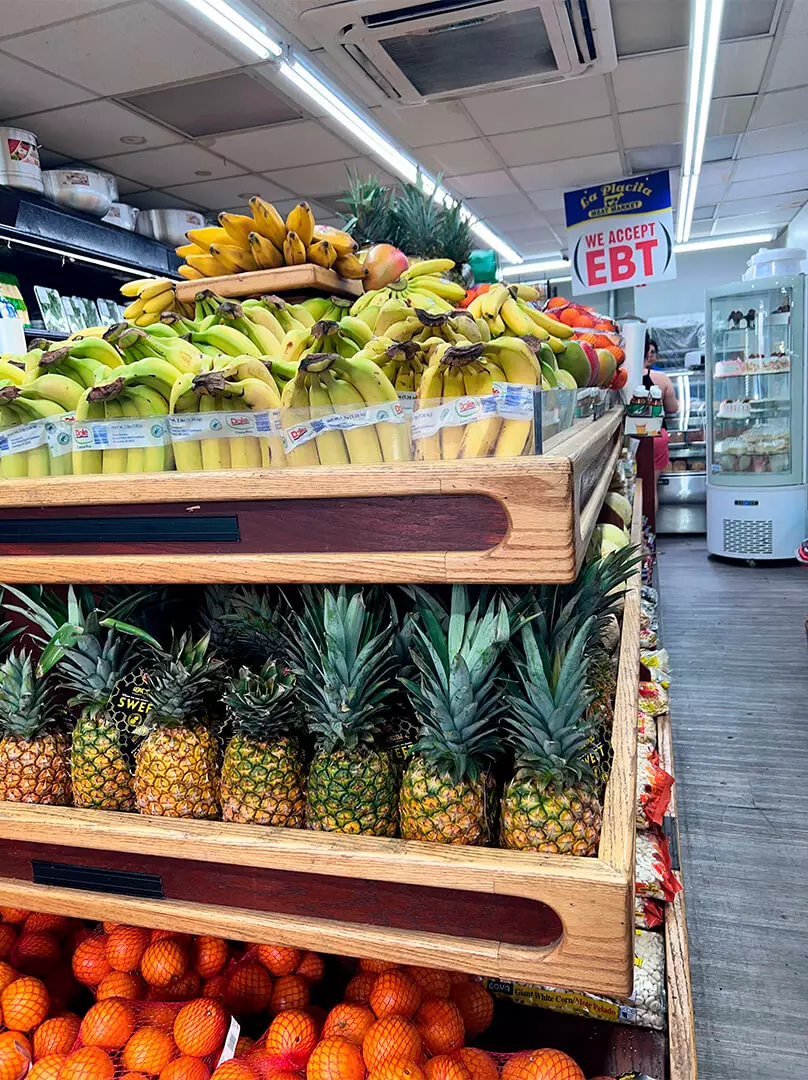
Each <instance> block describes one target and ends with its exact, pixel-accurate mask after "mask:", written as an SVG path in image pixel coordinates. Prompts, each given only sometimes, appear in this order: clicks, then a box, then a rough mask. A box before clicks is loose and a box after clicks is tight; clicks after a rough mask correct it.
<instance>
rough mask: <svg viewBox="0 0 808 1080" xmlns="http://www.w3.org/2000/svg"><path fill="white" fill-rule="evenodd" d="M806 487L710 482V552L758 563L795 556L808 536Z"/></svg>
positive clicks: (708, 499)
mask: <svg viewBox="0 0 808 1080" xmlns="http://www.w3.org/2000/svg"><path fill="white" fill-rule="evenodd" d="M807 494H808V488H806V487H805V486H803V485H800V486H789V487H781V488H770V487H762V486H761V487H753V486H751V485H750V486H749V487H718V486H717V485H713V484H708V485H707V550H708V551H709V553H710V554H711V555H724V556H726V557H727V558H730V559H747V560H749V561H750V562H751V561H754V562H758V561H763V560H768V559H793V558H794V552H795V551H796V549H797V546H798V545H799V544H800V543H802V541H803V540H804V539H805V536H806V532H807V531H808V523H806V495H807Z"/></svg>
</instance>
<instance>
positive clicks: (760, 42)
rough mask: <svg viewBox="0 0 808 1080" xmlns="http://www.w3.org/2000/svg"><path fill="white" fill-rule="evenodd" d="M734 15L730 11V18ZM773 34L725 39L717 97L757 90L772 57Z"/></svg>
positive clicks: (719, 70)
mask: <svg viewBox="0 0 808 1080" xmlns="http://www.w3.org/2000/svg"><path fill="white" fill-rule="evenodd" d="M731 17H732V16H731V15H730V14H729V13H728V18H731ZM771 43H772V39H771V38H749V39H747V40H746V41H725V42H724V43H723V44H722V45H721V47H720V48H719V50H718V66H717V68H716V71H715V83H714V85H713V97H717V98H721V97H732V95H733V94H756V93H757V92H758V90H759V89H760V83H761V80H762V79H763V71H764V68H765V67H766V61H767V60H768V58H769V50H770V49H771Z"/></svg>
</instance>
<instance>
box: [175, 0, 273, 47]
mask: <svg viewBox="0 0 808 1080" xmlns="http://www.w3.org/2000/svg"><path fill="white" fill-rule="evenodd" d="M185 3H186V4H190V5H191V7H192V8H195V9H196V10H197V11H198V12H199V14H200V15H204V16H205V17H206V18H208V19H210V21H211V22H213V23H216V25H217V26H218V27H219V28H220V29H221V30H224V32H225V33H226V34H229V35H230V36H231V37H232V38H235V39H236V41H239V42H241V44H242V45H244V46H245V48H247V49H249V50H250V52H252V53H253V54H254V55H255V56H257V57H258V59H259V60H268V59H269V58H270V56H275V57H278V56H283V47H282V45H281V44H280V42H277V41H275V40H274V38H271V37H270V36H269V35H268V34H265V33H264V31H263V30H262V29H261V28H260V27H259V26H256V24H255V23H254V22H252V21H251V20H250V19H246V18H245V17H244V16H243V15H242V14H241V12H240V11H237V10H236V8H234V7H233V6H232V5H231V4H228V3H226V2H225V0H185Z"/></svg>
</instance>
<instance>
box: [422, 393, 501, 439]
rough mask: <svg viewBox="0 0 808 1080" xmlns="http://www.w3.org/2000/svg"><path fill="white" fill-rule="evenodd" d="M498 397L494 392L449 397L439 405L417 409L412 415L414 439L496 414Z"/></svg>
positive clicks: (427, 436)
mask: <svg viewBox="0 0 808 1080" xmlns="http://www.w3.org/2000/svg"><path fill="white" fill-rule="evenodd" d="M496 412H497V399H496V397H494V395H493V394H487V395H486V396H485V397H457V398H448V399H446V400H444V401H441V402H440V403H439V404H438V405H428V406H427V407H426V408H423V409H416V410H415V412H414V413H413V417H412V437H413V439H428V438H430V437H431V436H432V435H436V434H437V433H438V432H439V431H440V429H441V428H445V427H460V426H462V425H464V424H473V423H474V422H475V421H477V420H483V419H485V418H486V417H490V416H495V415H496Z"/></svg>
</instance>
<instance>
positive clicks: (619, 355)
mask: <svg viewBox="0 0 808 1080" xmlns="http://www.w3.org/2000/svg"><path fill="white" fill-rule="evenodd" d="M606 348H607V349H608V350H609V352H610V353H611V354H612V356H613V357H614V358H615V360H616V361H617V363H618V364H622V363H623V361H624V360H625V358H626V354H625V353H624V352H623V350H622V349H621V348H620V346H619V345H607V346H606Z"/></svg>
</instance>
